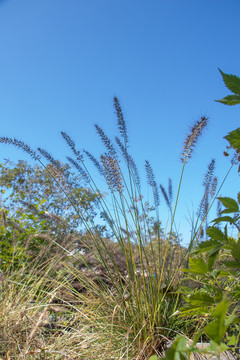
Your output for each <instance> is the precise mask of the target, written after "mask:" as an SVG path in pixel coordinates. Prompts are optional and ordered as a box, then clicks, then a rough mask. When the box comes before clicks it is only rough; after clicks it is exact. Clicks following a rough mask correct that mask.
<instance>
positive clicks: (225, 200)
mask: <svg viewBox="0 0 240 360" xmlns="http://www.w3.org/2000/svg"><path fill="white" fill-rule="evenodd" d="M239 141H240V138H239ZM218 200H220V201H221V203H222V204H223V206H225V208H227V209H228V210H229V211H232V212H238V211H239V207H238V203H237V202H236V200H234V199H232V198H230V197H218ZM222 213H223V211H222Z"/></svg>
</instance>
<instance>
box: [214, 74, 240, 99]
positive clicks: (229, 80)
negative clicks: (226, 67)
mask: <svg viewBox="0 0 240 360" xmlns="http://www.w3.org/2000/svg"><path fill="white" fill-rule="evenodd" d="M218 70H219V71H220V73H221V75H222V77H223V81H224V83H225V85H226V87H227V88H228V89H229V90H230V91H232V92H233V93H234V94H238V95H240V78H239V77H238V76H236V75H231V74H225V73H224V72H223V71H222V70H220V69H218Z"/></svg>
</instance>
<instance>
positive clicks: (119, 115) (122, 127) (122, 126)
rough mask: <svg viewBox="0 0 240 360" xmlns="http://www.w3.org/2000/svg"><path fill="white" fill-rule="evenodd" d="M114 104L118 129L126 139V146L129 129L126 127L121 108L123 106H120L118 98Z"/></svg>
mask: <svg viewBox="0 0 240 360" xmlns="http://www.w3.org/2000/svg"><path fill="white" fill-rule="evenodd" d="M113 104H114V108H115V111H116V115H117V120H118V129H119V131H120V134H121V136H122V138H123V139H124V143H125V145H126V144H127V143H128V135H127V127H126V122H125V120H124V117H123V112H122V108H121V105H120V103H119V100H118V98H117V97H114V99H113Z"/></svg>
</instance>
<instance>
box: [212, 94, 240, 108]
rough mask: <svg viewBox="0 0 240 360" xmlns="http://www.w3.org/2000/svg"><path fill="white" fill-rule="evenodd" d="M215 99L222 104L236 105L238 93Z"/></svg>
mask: <svg viewBox="0 0 240 360" xmlns="http://www.w3.org/2000/svg"><path fill="white" fill-rule="evenodd" d="M215 101H217V102H220V103H222V104H224V105H230V106H231V105H238V104H240V95H228V96H225V97H224V98H222V99H220V100H215Z"/></svg>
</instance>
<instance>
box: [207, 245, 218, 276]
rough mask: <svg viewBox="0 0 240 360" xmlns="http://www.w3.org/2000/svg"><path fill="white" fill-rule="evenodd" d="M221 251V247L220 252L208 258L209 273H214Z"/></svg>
mask: <svg viewBox="0 0 240 360" xmlns="http://www.w3.org/2000/svg"><path fill="white" fill-rule="evenodd" d="M219 250H220V247H219V249H218V251H215V252H214V253H212V254H211V255H210V256H209V258H208V271H212V269H213V266H214V264H215V261H216V258H217V255H218V253H219Z"/></svg>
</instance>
